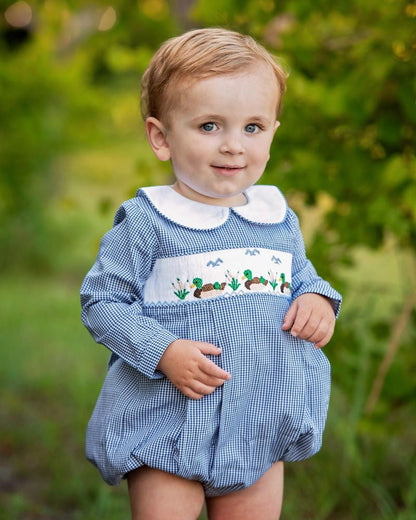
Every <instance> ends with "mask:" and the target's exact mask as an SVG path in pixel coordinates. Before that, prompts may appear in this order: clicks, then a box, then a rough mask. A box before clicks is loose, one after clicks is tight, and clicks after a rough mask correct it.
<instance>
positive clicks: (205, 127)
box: [201, 122, 218, 132]
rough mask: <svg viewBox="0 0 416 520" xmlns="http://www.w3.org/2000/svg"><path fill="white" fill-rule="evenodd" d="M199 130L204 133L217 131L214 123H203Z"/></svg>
mask: <svg viewBox="0 0 416 520" xmlns="http://www.w3.org/2000/svg"><path fill="white" fill-rule="evenodd" d="M201 128H202V130H203V131H204V132H214V130H217V128H218V127H217V125H216V124H215V123H211V122H209V123H204V124H203V125H201Z"/></svg>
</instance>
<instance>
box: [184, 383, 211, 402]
mask: <svg viewBox="0 0 416 520" xmlns="http://www.w3.org/2000/svg"><path fill="white" fill-rule="evenodd" d="M177 388H178V389H179V390H180V391H181V392H182V393H183V394H184V395H186V396H187V397H190V398H191V399H201V398H202V397H204V395H209V394H212V393H213V392H214V391H215V390H216V389H217V387H216V386H209V385H204V384H201V383H198V382H196V381H194V382H193V383H192V384H191V385H189V386H183V387H177Z"/></svg>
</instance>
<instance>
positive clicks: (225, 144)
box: [220, 133, 245, 155]
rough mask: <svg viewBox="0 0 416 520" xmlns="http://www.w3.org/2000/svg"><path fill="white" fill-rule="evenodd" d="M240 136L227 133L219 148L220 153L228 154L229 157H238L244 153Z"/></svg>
mask: <svg viewBox="0 0 416 520" xmlns="http://www.w3.org/2000/svg"><path fill="white" fill-rule="evenodd" d="M241 140H242V136H241V135H240V134H239V135H236V134H235V133H228V134H225V135H224V139H223V141H222V143H221V146H220V152H221V153H228V154H231V155H238V154H241V153H244V151H245V149H244V145H243V143H242V141H241Z"/></svg>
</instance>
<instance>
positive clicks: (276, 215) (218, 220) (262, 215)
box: [138, 185, 287, 229]
mask: <svg viewBox="0 0 416 520" xmlns="http://www.w3.org/2000/svg"><path fill="white" fill-rule="evenodd" d="M140 192H144V193H145V195H146V196H147V198H148V199H149V200H150V202H151V203H152V204H153V205H154V206H155V208H156V209H157V210H158V211H159V212H160V213H161V214H162V215H163V216H164V217H166V218H168V219H169V220H173V222H175V223H176V224H180V225H182V226H186V227H189V228H193V229H212V228H216V227H219V226H221V224H224V222H226V221H227V219H228V217H229V215H230V212H231V211H233V212H234V213H237V214H238V215H240V216H241V217H243V218H245V219H246V220H249V221H251V222H256V223H258V224H278V223H279V222H282V221H283V219H284V218H285V215H286V211H287V204H286V199H285V198H284V196H283V195H282V193H281V192H280V190H279V189H278V188H276V186H264V185H258V186H251V187H250V188H248V189H247V190H246V191H245V192H244V195H245V196H246V198H247V204H244V205H243V206H235V207H232V208H228V207H224V206H213V205H211V204H203V203H201V202H197V201H195V200H191V199H188V198H186V197H184V196H183V195H181V194H180V193H178V192H177V191H175V190H174V189H173V188H172V187H171V186H151V187H148V188H141V189H140V190H139V191H138V194H139V193H140Z"/></svg>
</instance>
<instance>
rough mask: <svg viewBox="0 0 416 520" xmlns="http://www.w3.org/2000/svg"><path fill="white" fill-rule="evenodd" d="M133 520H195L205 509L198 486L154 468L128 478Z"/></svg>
mask: <svg viewBox="0 0 416 520" xmlns="http://www.w3.org/2000/svg"><path fill="white" fill-rule="evenodd" d="M128 488H129V495H130V505H131V514H132V520H165V519H166V518H169V519H170V520H196V519H197V518H198V516H199V514H200V512H201V510H202V507H203V505H204V490H203V488H202V486H201V484H200V483H199V482H194V481H192V480H185V479H183V478H180V477H177V476H175V475H171V474H170V473H165V472H164V471H160V470H158V469H153V468H148V467H144V468H139V469H137V470H135V471H132V472H131V473H129V474H128Z"/></svg>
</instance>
